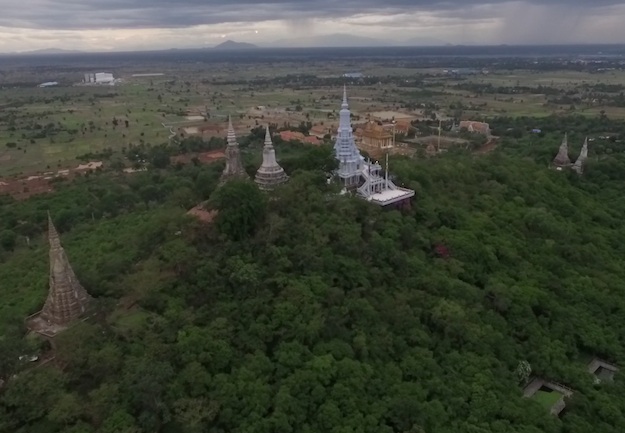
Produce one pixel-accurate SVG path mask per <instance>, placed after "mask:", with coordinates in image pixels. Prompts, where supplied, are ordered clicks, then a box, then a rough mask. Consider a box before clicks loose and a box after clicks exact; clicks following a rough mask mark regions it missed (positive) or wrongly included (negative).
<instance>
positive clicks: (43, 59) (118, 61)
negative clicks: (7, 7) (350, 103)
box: [0, 45, 625, 69]
mask: <svg viewBox="0 0 625 433" xmlns="http://www.w3.org/2000/svg"><path fill="white" fill-rule="evenodd" d="M579 56H590V57H625V45H543V46H521V45H497V46H442V47H372V48H361V47H358V48H256V49H241V50H232V51H225V50H223V51H222V50H213V49H210V48H207V49H195V50H164V51H137V52H115V53H69V54H67V53H64V54H33V55H0V69H1V68H2V66H44V65H45V66H55V65H72V64H76V65H78V64H80V65H84V64H106V65H109V66H124V65H131V64H140V63H177V64H184V63H198V62H199V63H203V62H210V63H213V62H233V63H239V62H240V63H249V62H276V61H288V60H297V61H302V60H323V59H327V60H340V59H365V58H415V57H579Z"/></svg>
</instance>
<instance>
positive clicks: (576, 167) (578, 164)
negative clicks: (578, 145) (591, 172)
mask: <svg viewBox="0 0 625 433" xmlns="http://www.w3.org/2000/svg"><path fill="white" fill-rule="evenodd" d="M587 159H588V137H586V140H584V145H583V146H582V151H581V152H580V153H579V157H577V161H575V164H573V171H575V172H576V173H577V174H582V173H583V172H584V163H585V162H586V160H587Z"/></svg>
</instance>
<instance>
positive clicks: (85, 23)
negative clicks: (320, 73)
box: [0, 0, 622, 30]
mask: <svg viewBox="0 0 625 433" xmlns="http://www.w3.org/2000/svg"><path fill="white" fill-rule="evenodd" d="M27 2H28V5H27V7H25V5H24V2H23V1H18V0H6V2H5V4H3V8H2V9H3V10H2V15H1V16H0V26H5V27H25V28H41V29H61V30H62V29H68V30H69V29H102V28H153V27H165V28H181V27H188V26H193V25H200V24H219V23H228V22H237V21H242V22H259V21H266V20H272V19H278V20H293V19H299V18H340V17H346V16H352V15H355V14H358V13H369V14H376V13H377V14H388V13H401V12H409V11H418V10H422V11H431V12H439V13H441V14H442V15H446V14H449V15H451V16H455V17H461V16H462V11H463V10H465V11H466V10H467V9H468V8H471V7H472V6H480V5H497V4H503V3H506V1H505V0H482V1H480V0H468V1H467V0H447V1H443V2H436V1H432V0H385V1H382V2H381V1H379V0H318V1H312V0H273V1H267V0H97V1H96V0H27ZM526 3H531V4H537V5H542V6H549V5H554V6H556V5H557V6H566V7H569V8H598V7H602V6H612V5H620V4H622V0H527V1H526Z"/></svg>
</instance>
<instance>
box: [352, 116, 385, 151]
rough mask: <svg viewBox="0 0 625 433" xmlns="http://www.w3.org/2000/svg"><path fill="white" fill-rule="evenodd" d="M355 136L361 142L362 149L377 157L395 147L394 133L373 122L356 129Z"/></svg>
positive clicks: (370, 121)
mask: <svg viewBox="0 0 625 433" xmlns="http://www.w3.org/2000/svg"><path fill="white" fill-rule="evenodd" d="M355 135H356V138H358V139H359V141H360V146H359V147H360V149H361V150H364V151H365V152H367V153H369V154H370V155H375V156H376V157H380V156H382V155H383V154H384V152H386V151H387V150H389V149H391V148H392V147H393V132H392V131H389V130H388V129H387V128H385V127H384V126H382V125H380V124H378V123H377V122H375V121H373V120H369V121H368V122H367V123H366V124H365V126H364V127H363V128H358V129H356V134H355Z"/></svg>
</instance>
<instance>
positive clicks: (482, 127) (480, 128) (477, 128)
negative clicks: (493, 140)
mask: <svg viewBox="0 0 625 433" xmlns="http://www.w3.org/2000/svg"><path fill="white" fill-rule="evenodd" d="M459 128H460V129H463V128H466V130H467V131H469V132H475V133H478V134H483V135H485V136H487V137H490V125H489V124H488V123H485V122H475V121H473V120H463V121H461V122H460V125H459Z"/></svg>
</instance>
